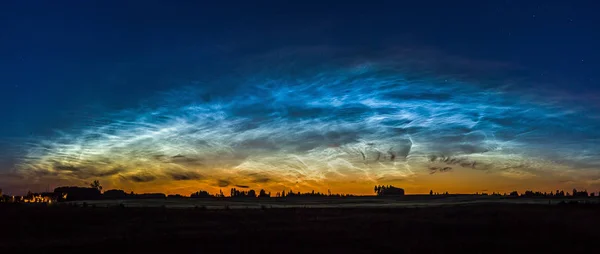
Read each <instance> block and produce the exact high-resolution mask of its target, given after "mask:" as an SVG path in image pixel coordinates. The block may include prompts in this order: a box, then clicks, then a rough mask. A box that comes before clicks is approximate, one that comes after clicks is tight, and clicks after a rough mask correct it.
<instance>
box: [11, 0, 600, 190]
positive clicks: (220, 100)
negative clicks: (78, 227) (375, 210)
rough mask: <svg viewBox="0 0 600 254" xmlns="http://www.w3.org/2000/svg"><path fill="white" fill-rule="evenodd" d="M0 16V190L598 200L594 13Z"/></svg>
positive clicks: (412, 9) (583, 7) (18, 11)
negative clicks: (392, 190)
mask: <svg viewBox="0 0 600 254" xmlns="http://www.w3.org/2000/svg"><path fill="white" fill-rule="evenodd" d="M211 2H212V1H34V0H28V1H16V0H7V1H2V2H1V3H0V56H1V57H0V114H1V116H2V124H0V188H2V189H3V190H4V192H5V193H17V194H20V193H25V192H27V191H28V190H31V191H45V190H47V189H50V190H51V189H53V188H54V187H58V186H62V185H86V184H89V183H90V182H92V181H93V180H96V179H98V180H100V181H101V183H102V184H103V185H104V188H105V189H111V188H118V189H124V190H126V191H135V192H164V193H168V194H175V193H179V194H189V193H192V192H195V191H198V190H200V189H202V190H208V191H209V192H213V193H214V192H218V190H219V189H222V190H223V191H224V192H225V193H228V191H227V190H228V189H229V188H232V187H235V188H241V189H246V188H252V189H256V190H258V189H266V190H268V191H272V192H277V191H281V190H284V189H285V190H289V189H293V190H294V191H310V190H316V191H321V192H327V190H331V192H335V193H353V194H372V192H373V186H374V185H378V184H385V185H389V184H392V185H394V186H399V187H403V188H405V189H406V190H407V193H428V192H429V190H434V191H437V192H445V191H449V192H453V193H458V192H460V193H474V192H509V191H512V190H518V191H524V190H526V189H534V190H541V191H554V190H556V189H565V190H570V189H572V188H578V189H587V190H588V191H598V190H600V160H599V159H600V131H598V130H599V128H600V84H599V82H600V77H599V74H598V71H597V70H598V69H600V64H599V62H598V59H599V57H600V49H599V48H598V47H597V45H600V32H599V30H598V29H597V24H600V17H598V15H597V14H596V10H597V9H598V7H600V4H599V3H596V1H584V0H575V1H440V0H435V1H434V0H426V1H369V2H368V3H367V2H362V3H358V2H357V3H354V2H352V3H348V2H344V3H342V2H341V1H297V2H294V1H290V2H291V3H290V2H281V1H256V2H254V1H252V2H248V1H238V2H236V1H214V2H212V3H211Z"/></svg>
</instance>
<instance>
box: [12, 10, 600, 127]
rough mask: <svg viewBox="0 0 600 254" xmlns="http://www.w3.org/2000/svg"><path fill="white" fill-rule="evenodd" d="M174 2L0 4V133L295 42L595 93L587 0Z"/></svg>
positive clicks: (592, 17) (112, 102)
mask: <svg viewBox="0 0 600 254" xmlns="http://www.w3.org/2000/svg"><path fill="white" fill-rule="evenodd" d="M177 2H178V3H174V2H172V1H13V0H9V1H3V2H2V4H1V5H2V8H0V9H1V10H0V14H1V15H0V18H1V19H0V25H1V27H2V30H1V31H2V33H0V36H1V37H0V54H1V56H2V57H1V58H0V68H1V75H0V84H1V86H2V95H1V96H2V98H1V102H0V103H2V105H1V108H2V109H1V110H2V115H3V116H4V117H3V118H4V121H5V123H4V124H3V125H2V127H1V128H2V129H1V133H2V136H3V137H13V136H22V135H25V134H26V133H28V132H39V131H42V132H44V131H48V130H49V129H50V128H48V127H60V126H61V125H62V124H67V123H68V119H61V118H64V117H65V116H64V115H63V113H64V111H69V110H74V109H80V108H81V107H82V106H84V105H101V106H103V107H110V108H112V107H115V108H120V107H126V106H130V105H132V104H133V105H135V104H136V103H138V100H139V98H144V97H146V96H148V95H150V94H152V93H154V92H155V91H157V90H164V89H168V88H171V87H173V86H176V85H181V84H185V83H186V82H190V81H192V80H195V78H197V76H199V75H205V73H201V72H208V73H211V72H213V71H215V70H210V68H211V67H212V66H214V62H223V61H227V59H228V58H231V57H240V56H243V55H244V54H251V53H260V52H262V51H268V50H271V49H277V48H281V47H294V46H314V45H328V46H332V47H348V46H349V47H361V48H364V49H365V50H380V49H382V48H386V47H391V46H396V45H410V46H411V47H414V46H418V47H432V48H435V49H436V50H440V51H442V52H445V53H448V54H452V55H460V56H462V57H466V58H475V59H485V60H490V61H500V62H508V63H511V64H518V65H521V66H524V67H526V68H528V70H531V73H529V75H532V74H533V75H536V74H538V75H540V76H542V75H546V76H547V77H551V79H552V80H558V81H559V82H557V83H568V87H567V88H568V89H573V90H576V91H577V92H584V91H588V90H593V91H597V89H596V88H594V87H596V86H597V84H598V74H597V70H598V69H599V68H598V67H600V65H599V64H598V57H599V55H600V52H599V49H598V47H597V45H600V38H599V33H600V32H599V30H600V29H597V24H599V23H600V20H599V19H600V18H599V17H598V15H597V14H596V13H595V12H596V11H597V10H598V7H599V6H598V5H599V4H598V3H596V1H592V0H590V1H373V2H372V3H370V4H348V3H344V4H341V3H335V2H329V3H321V1H313V2H311V1H308V2H306V1H302V3H301V4H300V3H297V4H288V3H281V2H280V1H277V2H279V3H275V2H261V3H257V4H254V3H253V4H250V3H235V2H229V3H221V4H215V3H205V1H201V2H199V1H177ZM242 2H247V1H242ZM338 2H339V1H338ZM394 2H396V3H394ZM400 2H401V3H400ZM409 2H410V3H409ZM549 79H550V78H549ZM559 85H560V84H559ZM58 119H60V120H58ZM65 121H67V122H65Z"/></svg>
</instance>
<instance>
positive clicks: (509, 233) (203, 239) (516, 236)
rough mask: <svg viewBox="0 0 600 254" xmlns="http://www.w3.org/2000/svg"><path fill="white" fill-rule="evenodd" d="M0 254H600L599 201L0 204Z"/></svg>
mask: <svg viewBox="0 0 600 254" xmlns="http://www.w3.org/2000/svg"><path fill="white" fill-rule="evenodd" d="M0 217H1V218H2V219H1V220H2V222H1V223H0V225H1V226H0V253H20V252H26V253H86V254H87V253H376V252H381V253H383V252H382V251H385V253H511V252H513V253H514V252H518V253H598V251H599V250H600V206H598V205H552V206H549V205H531V204H529V205H523V204H471V205H453V206H435V207H424V208H323V209H321V208H287V209H219V210H204V209H165V208H119V207H113V208H92V207H88V208H81V207H79V208H77V207H56V206H55V207H31V206H22V205H4V206H0Z"/></svg>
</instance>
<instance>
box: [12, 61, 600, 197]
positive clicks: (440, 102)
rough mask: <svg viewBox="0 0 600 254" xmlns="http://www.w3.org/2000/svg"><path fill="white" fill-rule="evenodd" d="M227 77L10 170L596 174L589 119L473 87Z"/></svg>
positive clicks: (594, 118)
mask: <svg viewBox="0 0 600 254" xmlns="http://www.w3.org/2000/svg"><path fill="white" fill-rule="evenodd" d="M409 74H410V75H409ZM227 82H232V81H231V80H228V81H227ZM236 82H238V83H239V85H238V86H237V87H238V88H236V89H235V90H234V92H232V94H230V95H228V96H219V97H217V96H210V93H209V92H206V89H204V88H202V87H199V86H198V87H186V88H182V89H178V90H173V91H170V92H168V93H163V94H162V95H161V98H160V99H159V100H157V101H158V102H156V103H153V104H152V105H146V106H144V107H140V108H137V109H130V110H124V111H121V112H116V113H114V114H111V115H108V116H106V117H104V118H103V119H92V120H91V121H88V122H85V123H84V124H81V126H79V127H78V128H74V129H71V130H65V131H63V132H62V134H61V136H60V137H59V138H57V139H48V140H42V141H39V142H36V143H33V144H30V145H29V146H28V149H27V154H26V155H25V156H23V158H22V159H21V160H20V162H19V163H18V165H17V168H18V172H19V173H20V174H22V175H26V176H30V177H34V178H39V179H43V178H47V177H56V178H62V179H73V180H87V179H90V178H96V177H101V178H115V179H116V178H121V179H125V181H130V182H133V183H148V182H153V181H156V180H165V181H189V180H193V181H199V182H206V183H207V184H209V185H213V186H214V185H217V186H219V187H227V186H250V187H252V186H256V185H260V186H264V185H269V184H274V183H277V184H279V185H284V186H298V185H303V184H305V185H306V186H312V187H314V186H326V185H327V184H328V182H362V183H368V184H372V183H374V182H377V179H382V178H386V179H398V180H403V179H410V178H412V177H415V176H419V175H428V174H434V173H435V174H438V173H444V174H452V173H453V172H454V171H456V170H485V171H489V172H491V173H495V174H497V175H498V177H509V178H531V177H536V176H537V175H539V174H556V172H560V170H561V169H574V170H575V171H574V172H577V170H582V171H586V170H588V171H589V170H595V169H598V168H600V165H599V163H598V161H597V160H596V159H597V158H598V156H597V155H598V154H600V148H599V145H598V142H597V141H598V140H600V134H598V132H597V131H596V130H597V129H598V127H600V123H599V120H598V119H599V118H598V115H597V114H592V113H590V112H588V114H584V112H581V111H579V110H575V109H574V107H569V105H564V104H558V103H553V102H552V101H547V100H544V99H543V98H538V100H525V99H524V98H525V97H523V96H521V94H519V93H515V92H514V91H512V90H511V91H505V90H503V89H502V88H501V87H498V86H490V85H488V84H486V83H484V82H480V83H477V82H472V81H469V82H465V81H461V80H459V79H452V78H449V77H448V76H443V77H436V76H435V75H433V74H427V75H414V74H411V73H406V70H405V69H403V68H398V67H396V66H395V65H393V64H389V63H376V62H374V61H364V63H359V64H355V65H352V66H335V67H334V66H328V67H324V66H318V67H312V68H311V67H306V68H303V69H302V71H299V72H295V71H294V69H293V68H292V69H290V70H285V69H283V70H282V69H281V68H280V69H278V70H277V72H269V71H262V72H256V73H255V74H254V75H249V76H245V77H242V78H239V79H238V80H236ZM218 83H219V81H218V80H216V81H214V83H212V84H210V86H218ZM528 96H529V95H528ZM527 98H530V97H527ZM140 172H146V173H140ZM224 179H227V180H224Z"/></svg>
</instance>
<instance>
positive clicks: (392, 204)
mask: <svg viewBox="0 0 600 254" xmlns="http://www.w3.org/2000/svg"><path fill="white" fill-rule="evenodd" d="M561 201H566V202H570V201H580V202H588V203H589V202H592V203H600V199H594V198H583V199H573V198H568V199H567V198H562V199H560V198H523V197H519V198H512V197H495V196H476V195H454V196H453V195H450V196H429V195H409V196H404V197H397V198H390V197H375V196H357V197H343V198H338V197H333V198H331V197H322V198H315V197H309V198H302V197H296V198H291V199H285V198H283V199H282V198H268V199H260V198H255V199H243V198H242V199H231V198H224V199H218V198H209V199H190V198H164V199H124V200H92V201H77V202H71V203H73V204H77V205H79V206H82V205H83V203H86V204H87V205H89V206H96V207H112V206H119V205H121V206H125V207H163V206H164V207H167V208H195V207H201V208H207V209H224V208H229V209H259V208H264V207H266V208H409V207H428V206H440V205H460V204H479V203H485V204H500V203H501V204H540V205H543V204H558V203H560V202H561Z"/></svg>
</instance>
